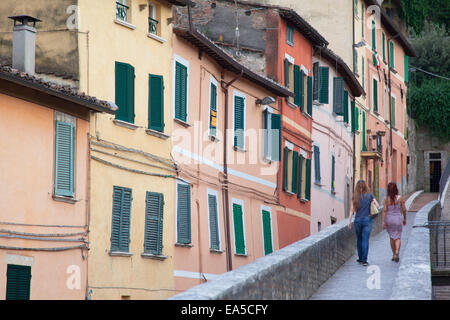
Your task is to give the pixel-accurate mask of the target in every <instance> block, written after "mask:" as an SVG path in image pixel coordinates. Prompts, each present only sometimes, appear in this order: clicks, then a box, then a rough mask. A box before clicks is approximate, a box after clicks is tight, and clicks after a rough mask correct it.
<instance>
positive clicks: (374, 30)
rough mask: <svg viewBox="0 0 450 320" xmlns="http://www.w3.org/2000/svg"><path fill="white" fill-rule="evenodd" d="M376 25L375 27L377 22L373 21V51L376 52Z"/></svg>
mask: <svg viewBox="0 0 450 320" xmlns="http://www.w3.org/2000/svg"><path fill="white" fill-rule="evenodd" d="M376 30H377V29H376V25H375V20H372V49H373V50H376V49H377V43H376V42H377V38H376Z"/></svg>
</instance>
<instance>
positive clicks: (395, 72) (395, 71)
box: [390, 67, 398, 74]
mask: <svg viewBox="0 0 450 320" xmlns="http://www.w3.org/2000/svg"><path fill="white" fill-rule="evenodd" d="M390 69H391V71H392V73H394V74H397V73H398V71H397V70H395V69H394V68H392V67H391V68H390Z"/></svg>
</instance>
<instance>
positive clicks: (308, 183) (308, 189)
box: [305, 159, 311, 200]
mask: <svg viewBox="0 0 450 320" xmlns="http://www.w3.org/2000/svg"><path fill="white" fill-rule="evenodd" d="M305 179H306V184H305V199H306V200H311V159H306V178H305Z"/></svg>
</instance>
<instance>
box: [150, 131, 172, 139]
mask: <svg viewBox="0 0 450 320" xmlns="http://www.w3.org/2000/svg"><path fill="white" fill-rule="evenodd" d="M145 132H146V133H147V134H148V135H150V136H154V137H157V138H160V139H163V140H167V139H169V138H170V136H168V135H167V134H164V133H162V132H159V131H156V130H153V129H145Z"/></svg>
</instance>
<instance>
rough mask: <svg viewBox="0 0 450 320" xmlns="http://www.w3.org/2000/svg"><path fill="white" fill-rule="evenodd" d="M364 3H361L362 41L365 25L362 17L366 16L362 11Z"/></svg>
mask: <svg viewBox="0 0 450 320" xmlns="http://www.w3.org/2000/svg"><path fill="white" fill-rule="evenodd" d="M364 9H365V8H364V1H361V36H362V38H363V39H364V29H365V27H366V26H365V24H364V16H365V15H366V13H365V10H364Z"/></svg>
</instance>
